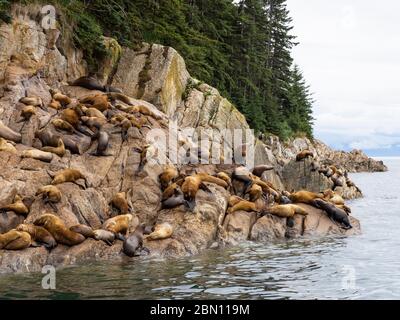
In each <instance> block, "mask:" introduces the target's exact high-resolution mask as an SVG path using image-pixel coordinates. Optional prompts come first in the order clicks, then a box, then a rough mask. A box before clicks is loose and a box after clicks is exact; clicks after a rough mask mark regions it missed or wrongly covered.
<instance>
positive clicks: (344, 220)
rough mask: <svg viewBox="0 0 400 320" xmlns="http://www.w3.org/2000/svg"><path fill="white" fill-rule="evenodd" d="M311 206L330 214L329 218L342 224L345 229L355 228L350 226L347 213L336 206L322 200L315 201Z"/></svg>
mask: <svg viewBox="0 0 400 320" xmlns="http://www.w3.org/2000/svg"><path fill="white" fill-rule="evenodd" d="M311 205H313V206H314V207H316V208H319V209H321V210H324V211H325V212H326V213H327V214H328V217H329V218H330V219H332V220H334V221H336V222H338V223H340V224H341V225H342V226H343V228H344V229H351V228H352V227H353V226H352V225H351V224H350V220H349V217H348V215H347V213H346V212H345V211H344V210H342V209H340V208H338V207H336V206H335V205H334V204H332V203H329V202H327V201H325V200H322V199H315V200H313V201H312V203H311Z"/></svg>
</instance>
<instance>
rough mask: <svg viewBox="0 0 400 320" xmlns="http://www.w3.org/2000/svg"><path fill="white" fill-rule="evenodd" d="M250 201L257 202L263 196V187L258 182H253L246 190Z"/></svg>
mask: <svg viewBox="0 0 400 320" xmlns="http://www.w3.org/2000/svg"><path fill="white" fill-rule="evenodd" d="M246 193H247V194H248V195H249V198H250V201H251V202H255V201H257V200H258V199H261V197H262V196H263V189H262V188H261V187H260V186H259V185H258V184H253V185H252V186H251V187H250V188H249V189H248V190H247V192H246Z"/></svg>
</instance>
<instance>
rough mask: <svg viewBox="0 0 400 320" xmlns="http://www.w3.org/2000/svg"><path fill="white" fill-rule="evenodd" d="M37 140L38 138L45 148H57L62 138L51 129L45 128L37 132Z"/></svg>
mask: <svg viewBox="0 0 400 320" xmlns="http://www.w3.org/2000/svg"><path fill="white" fill-rule="evenodd" d="M35 138H38V139H39V140H40V141H41V142H42V145H43V146H50V147H57V146H58V139H60V138H61V136H60V135H59V134H54V133H53V132H52V131H51V130H49V128H45V129H42V130H38V131H36V132H35ZM63 141H64V140H63Z"/></svg>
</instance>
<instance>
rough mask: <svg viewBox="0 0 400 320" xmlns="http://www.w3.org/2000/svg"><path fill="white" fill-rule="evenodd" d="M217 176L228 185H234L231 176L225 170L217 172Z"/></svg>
mask: <svg viewBox="0 0 400 320" xmlns="http://www.w3.org/2000/svg"><path fill="white" fill-rule="evenodd" d="M217 178H219V179H222V180H224V181H225V182H226V183H227V184H228V186H231V185H232V179H231V177H230V176H229V175H228V174H227V173H225V172H222V171H221V172H218V173H217Z"/></svg>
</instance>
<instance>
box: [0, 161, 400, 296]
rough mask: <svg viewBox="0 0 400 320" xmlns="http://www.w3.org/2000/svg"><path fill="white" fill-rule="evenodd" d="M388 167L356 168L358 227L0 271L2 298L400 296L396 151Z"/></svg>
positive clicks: (399, 186) (399, 185) (399, 170)
mask: <svg viewBox="0 0 400 320" xmlns="http://www.w3.org/2000/svg"><path fill="white" fill-rule="evenodd" d="M384 161H385V163H386V164H387V165H388V166H389V170H390V171H389V172H386V173H368V174H367V173H360V174H353V175H352V176H351V178H352V179H353V180H354V181H355V182H356V183H357V185H359V186H360V187H361V188H362V190H363V191H364V195H365V197H364V198H363V199H360V200H354V201H352V202H351V203H350V205H351V207H352V209H353V215H354V216H356V217H357V218H359V219H360V220H361V225H362V231H363V234H362V235H361V236H354V237H349V238H342V237H340V238H325V239H302V240H295V241H282V242H278V243H271V244H254V243H246V244H244V245H243V246H240V247H235V248H230V249H226V250H218V251H215V250H208V251H206V252H204V253H202V254H201V255H198V256H195V257H190V258H183V259H178V260H151V261H144V262H140V263H135V262H132V263H130V264H117V265H115V264H114V265H113V264H110V263H94V264H86V265H84V266H78V267H70V268H64V269H61V270H59V271H57V282H56V287H57V289H56V290H50V291H49V290H43V289H42V288H41V279H42V275H41V274H24V275H6V276H0V298H3V299H4V298H6V299H15V298H19V299H20V298H48V299H90V298H100V299H151V298H153V299H184V298H186V299H199V298H208V299H235V298H236V299H399V298H400V272H399V271H400V250H399V248H400V232H399V230H400V209H399V208H400V197H399V192H400V182H399V181H400V158H399V159H396V158H387V159H384Z"/></svg>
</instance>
